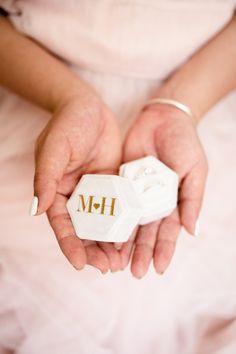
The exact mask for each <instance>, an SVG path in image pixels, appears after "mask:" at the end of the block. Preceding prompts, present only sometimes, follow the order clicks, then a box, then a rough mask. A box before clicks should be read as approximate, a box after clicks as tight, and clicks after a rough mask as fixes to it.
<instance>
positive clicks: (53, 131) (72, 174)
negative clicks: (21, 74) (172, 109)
mask: <svg viewBox="0 0 236 354" xmlns="http://www.w3.org/2000/svg"><path fill="white" fill-rule="evenodd" d="M35 157H36V158H35V160H36V167H35V178H34V193H35V196H37V197H38V200H39V204H38V211H37V214H41V213H43V212H45V211H47V215H48V219H49V222H50V224H51V226H52V228H53V230H54V233H55V235H56V237H57V240H58V243H59V245H60V248H61V250H62V252H63V253H64V255H65V256H66V257H67V258H68V260H69V261H70V263H71V264H72V265H73V266H74V267H75V268H76V269H82V268H83V267H84V265H85V264H90V265H92V266H95V267H97V268H98V269H100V270H101V271H102V272H103V273H105V272H106V271H107V270H108V269H109V268H110V269H111V270H113V271H115V270H118V269H120V267H121V264H120V254H119V252H118V251H117V250H116V248H115V247H114V245H113V244H111V243H105V242H99V243H97V242H93V241H82V240H80V239H79V237H77V236H76V234H75V231H74V228H73V225H72V223H71V219H70V217H69V214H68V212H67V209H66V202H67V200H68V198H69V197H70V195H71V193H72V192H73V190H74V188H75V186H76V184H77V183H78V181H79V179H80V177H81V176H82V175H83V174H85V173H113V174H115V173H117V170H118V167H119V165H120V161H121V139H120V133H119V129H118V126H117V123H116V119H115V117H114V115H113V113H112V112H111V111H110V110H109V108H108V107H107V106H106V105H105V104H104V103H103V102H102V101H101V99H100V98H98V97H97V96H96V95H95V94H94V93H90V92H86V93H84V94H82V93H79V94H78V95H73V96H72V97H70V98H68V99H67V100H65V102H63V103H62V104H60V106H59V107H58V108H57V110H56V111H55V113H54V115H53V117H52V118H51V120H50V121H49V123H48V124H47V126H46V127H45V128H44V130H43V131H42V133H41V134H40V136H39V137H38V139H37V143H36V154H35Z"/></svg>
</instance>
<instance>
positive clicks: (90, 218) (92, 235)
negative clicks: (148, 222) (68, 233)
mask: <svg viewBox="0 0 236 354" xmlns="http://www.w3.org/2000/svg"><path fill="white" fill-rule="evenodd" d="M67 209H68V212H69V214H70V217H71V220H72V223H73V226H74V229H75V232H76V234H77V236H79V238H81V239H87V240H94V241H107V242H125V241H127V240H128V239H129V237H130V235H131V233H132V232H133V230H134V229H135V227H136V226H137V225H138V223H139V220H140V217H141V215H140V212H141V206H140V205H139V198H138V196H137V193H136V191H135V189H134V186H133V183H132V181H130V180H129V179H127V178H124V177H120V176H115V175H96V174H94V175H92V174H87V175H83V176H82V178H81V179H80V181H79V183H78V184H77V186H76V188H75V190H74V192H73V193H72V195H71V197H70V199H69V200H68V202H67Z"/></svg>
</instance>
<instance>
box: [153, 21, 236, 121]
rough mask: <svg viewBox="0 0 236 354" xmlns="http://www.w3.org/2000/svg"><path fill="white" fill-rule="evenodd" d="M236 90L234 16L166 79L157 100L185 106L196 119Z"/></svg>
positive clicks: (235, 28)
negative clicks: (160, 99)
mask: <svg viewBox="0 0 236 354" xmlns="http://www.w3.org/2000/svg"><path fill="white" fill-rule="evenodd" d="M235 88H236V16H234V17H233V18H232V20H231V21H230V22H229V23H228V24H227V26H226V27H225V28H224V29H223V30H222V31H221V32H220V33H219V34H217V35H216V36H215V37H214V38H213V39H212V40H210V41H209V42H208V43H207V44H206V45H205V46H204V47H202V48H201V49H200V50H199V51H198V52H197V53H196V54H194V55H193V56H192V57H191V58H190V59H189V60H188V61H187V62H186V63H185V64H183V65H182V66H181V67H180V68H179V69H178V70H176V72H175V73H174V74H173V75H172V76H171V77H170V78H168V79H167V80H166V81H165V82H164V83H163V85H162V86H161V87H160V89H159V90H158V92H157V94H156V96H157V97H165V98H171V99H175V100H177V101H180V102H182V103H184V104H186V105H188V106H189V107H190V108H191V110H192V111H193V113H194V114H195V116H196V117H197V119H200V118H201V117H202V116H203V114H204V113H205V112H207V111H208V110H209V109H210V108H211V107H212V106H213V105H214V104H215V103H216V102H217V101H218V100H220V99H221V98H222V97H224V96H225V95H226V94H227V93H229V92H230V91H232V90H233V89H235Z"/></svg>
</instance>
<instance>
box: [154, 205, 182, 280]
mask: <svg viewBox="0 0 236 354" xmlns="http://www.w3.org/2000/svg"><path fill="white" fill-rule="evenodd" d="M180 229H181V224H180V219H179V212H178V209H177V208H176V209H175V210H174V211H173V213H172V214H171V215H169V216H168V217H166V218H165V219H163V220H162V222H161V223H160V226H159V230H158V235H157V241H156V245H155V250H154V255H153V263H154V268H155V269H156V272H157V273H159V274H162V273H164V271H165V270H166V268H167V267H168V265H169V264H170V261H171V258H172V257H173V254H174V251H175V246H176V241H177V238H178V234H179V232H180Z"/></svg>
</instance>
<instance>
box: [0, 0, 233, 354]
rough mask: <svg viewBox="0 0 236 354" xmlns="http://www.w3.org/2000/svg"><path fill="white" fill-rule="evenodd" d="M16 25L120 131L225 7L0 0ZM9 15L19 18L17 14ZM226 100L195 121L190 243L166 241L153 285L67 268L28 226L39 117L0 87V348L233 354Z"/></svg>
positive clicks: (24, 352)
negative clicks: (199, 158)
mask: <svg viewBox="0 0 236 354" xmlns="http://www.w3.org/2000/svg"><path fill="white" fill-rule="evenodd" d="M0 5H1V6H3V7H4V8H5V9H8V10H9V11H10V12H13V13H14V14H13V15H12V16H11V20H12V22H13V23H14V25H15V26H16V28H17V29H18V30H19V31H22V32H24V33H26V34H27V35H30V36H32V37H33V38H34V39H36V40H38V41H39V42H41V43H42V44H44V45H45V46H46V47H48V48H49V49H50V50H52V51H53V52H54V53H55V54H57V55H59V56H60V57H61V58H62V59H63V60H64V61H65V62H66V63H68V65H70V66H71V68H72V70H74V71H75V72H76V73H77V74H78V75H80V76H82V77H83V78H84V79H86V80H87V81H88V82H90V83H91V84H92V85H93V86H94V87H95V88H96V89H97V90H98V92H100V94H101V96H102V97H103V99H104V100H105V101H106V102H107V103H108V104H109V105H110V107H111V108H112V109H113V111H114V112H115V113H116V114H117V116H118V119H119V121H120V125H121V128H122V130H123V133H125V131H126V130H127V128H128V126H129V125H130V124H131V122H132V120H133V119H134V118H135V116H136V115H137V113H138V110H139V109H140V107H141V106H142V104H143V103H144V102H145V100H146V99H148V98H149V97H150V96H151V95H152V93H153V91H154V90H155V89H156V87H158V85H160V82H161V80H162V79H163V78H165V77H166V75H168V74H169V73H170V72H171V71H172V70H174V69H175V68H176V67H177V66H178V65H179V64H181V63H182V62H183V61H184V60H186V59H187V58H188V57H189V55H191V54H192V53H193V52H194V51H195V50H196V49H197V48H198V47H199V46H201V45H202V44H203V43H204V42H205V41H206V40H207V39H208V38H210V37H211V36H212V35H214V33H216V32H217V31H218V30H220V29H221V28H222V26H223V25H224V24H225V23H226V22H227V21H228V20H229V18H230V16H231V15H232V11H233V8H234V6H235V3H233V2H231V1H195V2H194V1H178V0H176V1H158V0H156V1H155V0H153V1H150V0H147V1H144V0H137V1H135V0H124V1H123V0H120V1H116V0H113V1H112V0H97V1H92V0H87V1H86V0H84V1H72V0H70V1H62V0H58V1H56V0H54V1H50V2H49V1H46V0H44V1H43V0H37V1H33V0H32V1H1V0H0ZM20 12H22V14H21V15H17V13H20ZM235 98H236V93H235V92H234V93H232V94H231V95H230V96H228V97H226V98H225V99H224V100H222V101H221V102H220V103H219V104H218V105H217V106H216V107H214V108H213V109H212V110H211V111H210V112H209V113H208V114H207V116H206V117H205V119H204V121H202V123H201V124H200V126H199V134H200V137H201V140H202V142H203V144H204V147H205V149H206V152H207V156H208V159H209V165H210V173H209V178H208V184H207V190H206V196H205V203H204V207H203V210H202V214H201V231H200V236H199V238H196V239H195V238H193V237H190V236H189V235H186V234H185V233H184V232H182V234H181V235H180V238H179V242H178V247H177V251H176V254H175V257H174V260H173V262H172V264H171V266H170V268H169V270H168V271H167V272H166V274H165V275H164V276H162V277H160V276H158V275H156V274H155V272H154V271H153V269H151V270H150V272H149V273H148V275H147V276H146V277H145V278H144V279H142V280H141V281H138V280H136V279H134V278H133V277H132V276H131V274H130V272H129V270H128V269H127V270H126V271H123V272H120V273H116V274H108V275H105V276H102V275H101V274H100V273H99V272H98V271H97V270H95V269H92V268H91V267H86V269H85V270H83V271H82V272H76V271H75V270H74V269H73V268H72V267H71V266H70V265H69V264H68V262H67V261H66V260H65V259H64V256H63V255H62V254H61V252H60V251H59V249H58V246H57V243H56V241H55V239H54V236H53V233H52V231H51V230H50V228H49V226H48V223H47V220H46V217H44V216H43V217H37V218H31V217H29V216H28V207H29V203H30V200H31V196H32V177H33V145H34V141H35V138H36V136H37V135H38V134H39V132H40V130H41V129H42V128H43V126H44V125H45V123H46V122H47V120H48V118H49V116H48V114H47V113H46V112H44V111H42V110H41V109H39V108H37V107H35V106H34V105H32V104H30V103H28V102H26V101H24V100H23V99H21V98H19V97H17V96H15V95H13V94H11V93H9V92H7V91H6V90H3V89H2V90H1V91H0V104H1V106H0V126H1V129H0V141H1V150H0V161H1V168H0V196H1V203H0V215H1V239H0V347H1V346H2V348H10V349H12V350H14V351H15V353H17V354H42V353H44V354H52V353H57V354H60V353H63V354H65V353H68V354H77V353H79V354H100V353H101V354H131V353H132V354H144V353H145V354H170V353H171V354H172V353H175V354H203V353H204V354H205V353H207V354H208V353H219V354H233V353H234V352H236V282H235V268H236V239H235V231H236V219H235V211H236V210H235V200H236V189H235V188H234V184H235V180H236V169H235V162H236V145H235V138H236V99H235Z"/></svg>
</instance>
